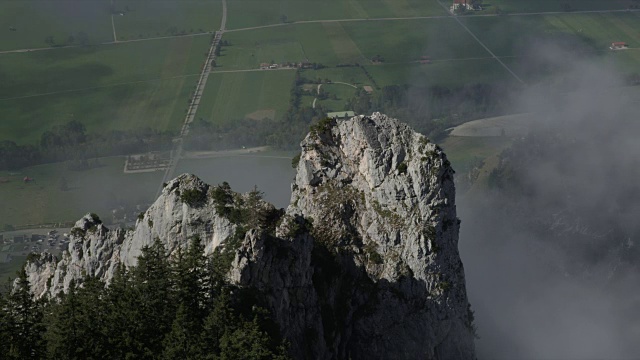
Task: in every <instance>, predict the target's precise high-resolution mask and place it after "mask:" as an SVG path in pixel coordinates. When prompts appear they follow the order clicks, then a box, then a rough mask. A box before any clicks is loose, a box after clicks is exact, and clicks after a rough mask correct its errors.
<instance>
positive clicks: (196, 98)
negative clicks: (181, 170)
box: [156, 0, 227, 197]
mask: <svg viewBox="0 0 640 360" xmlns="http://www.w3.org/2000/svg"><path fill="white" fill-rule="evenodd" d="M226 24H227V0H222V21H221V22H220V30H218V31H216V33H215V36H214V38H213V41H212V42H211V47H209V53H208V54H207V59H206V60H205V62H204V65H203V66H202V72H201V73H200V78H199V79H198V85H197V86H196V91H195V92H194V94H193V97H192V98H191V102H190V103H189V108H188V109H187V115H186V117H185V119H184V123H183V125H182V130H181V131H180V135H179V136H178V138H176V139H175V140H174V141H175V145H174V147H173V150H172V151H171V160H170V162H169V166H168V167H167V169H166V170H165V173H164V176H163V178H162V182H161V183H160V187H159V188H158V191H157V193H156V197H157V196H159V195H160V193H161V192H162V189H163V187H164V184H165V183H166V182H167V181H169V180H170V179H172V178H173V177H174V175H175V172H176V168H177V167H178V162H179V161H180V158H181V157H182V155H183V152H184V149H183V145H184V139H185V137H186V136H187V135H189V126H190V125H191V123H192V122H193V119H194V118H195V116H196V113H197V112H198V105H200V99H201V98H202V93H203V92H204V89H205V86H206V85H207V79H208V78H209V73H210V72H211V68H212V66H211V64H212V62H213V61H215V59H216V48H217V47H218V45H219V44H220V40H221V39H222V35H223V34H224V31H225V28H226Z"/></svg>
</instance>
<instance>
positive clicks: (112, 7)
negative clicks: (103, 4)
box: [111, 0, 118, 43]
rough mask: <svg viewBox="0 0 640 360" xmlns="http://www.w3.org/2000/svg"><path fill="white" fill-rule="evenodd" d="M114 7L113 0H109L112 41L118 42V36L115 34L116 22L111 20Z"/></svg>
mask: <svg viewBox="0 0 640 360" xmlns="http://www.w3.org/2000/svg"><path fill="white" fill-rule="evenodd" d="M115 9H116V8H115V7H114V5H113V0H111V29H112V30H113V42H114V43H117V42H118V37H117V36H116V24H115V23H114V22H113V12H114V11H115Z"/></svg>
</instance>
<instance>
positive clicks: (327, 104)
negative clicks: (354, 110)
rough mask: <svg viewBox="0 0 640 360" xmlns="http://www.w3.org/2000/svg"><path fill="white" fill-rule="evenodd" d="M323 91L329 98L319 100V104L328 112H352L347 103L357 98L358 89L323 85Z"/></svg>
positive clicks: (339, 85)
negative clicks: (354, 97)
mask: <svg viewBox="0 0 640 360" xmlns="http://www.w3.org/2000/svg"><path fill="white" fill-rule="evenodd" d="M322 91H324V92H326V93H327V94H328V95H329V98H328V99H325V100H318V101H317V104H319V105H322V106H323V107H324V108H326V109H327V110H328V111H342V110H351V109H347V108H346V106H345V103H346V102H347V100H349V99H351V98H352V97H353V96H355V94H356V91H357V89H354V88H352V87H351V86H348V85H343V84H323V85H322ZM334 96H335V98H334ZM312 101H313V100H312Z"/></svg>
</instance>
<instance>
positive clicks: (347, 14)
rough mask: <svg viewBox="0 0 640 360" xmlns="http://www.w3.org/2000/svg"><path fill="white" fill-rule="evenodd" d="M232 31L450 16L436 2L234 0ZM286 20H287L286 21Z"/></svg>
mask: <svg viewBox="0 0 640 360" xmlns="http://www.w3.org/2000/svg"><path fill="white" fill-rule="evenodd" d="M227 5H228V7H229V10H228V11H229V13H228V14H229V15H228V16H229V20H228V22H227V28H228V29H238V28H247V27H254V26H264V25H272V24H279V23H283V20H285V21H286V22H296V21H313V20H339V19H373V18H385V17H415V16H442V15H447V12H446V11H445V10H444V8H443V7H442V6H441V5H440V4H438V2H437V1H436V0H324V1H316V0H234V1H230V2H228V4H227ZM283 16H285V17H286V18H285V17H283Z"/></svg>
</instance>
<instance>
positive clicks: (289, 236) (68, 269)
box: [27, 113, 475, 359]
mask: <svg viewBox="0 0 640 360" xmlns="http://www.w3.org/2000/svg"><path fill="white" fill-rule="evenodd" d="M301 146H302V153H301V156H300V161H299V163H298V167H297V169H298V171H297V175H296V179H295V182H294V183H293V185H292V197H291V204H290V205H289V207H288V208H287V209H286V212H285V213H284V215H283V214H282V213H279V212H277V211H272V212H271V214H277V218H279V219H272V220H273V222H274V224H273V226H262V225H260V226H256V224H248V223H244V224H238V223H234V222H232V221H230V220H229V216H224V214H220V213H219V211H220V207H219V205H220V204H219V203H217V202H216V201H218V200H216V199H215V196H212V189H211V188H210V187H209V186H208V185H206V184H204V183H202V182H201V181H200V180H199V179H197V178H196V177H194V176H192V175H182V176H180V177H178V178H177V179H175V180H173V181H171V182H170V183H169V184H167V185H166V186H165V188H164V190H163V193H162V195H161V196H160V197H159V198H158V200H157V201H156V202H155V203H154V204H153V205H152V206H151V207H150V208H149V210H147V212H145V213H144V214H143V215H142V216H141V217H140V219H139V220H138V221H137V223H136V226H135V228H134V229H133V230H129V231H125V230H122V229H118V230H108V229H107V228H106V227H104V226H103V225H102V224H100V223H99V221H98V220H97V219H96V218H95V217H92V216H90V215H88V216H85V217H84V218H83V219H81V220H80V221H79V222H78V223H77V224H76V227H75V228H74V229H75V230H74V234H73V235H72V238H71V243H70V244H69V249H68V251H66V252H65V253H64V254H63V256H62V259H60V260H57V259H55V258H53V257H51V256H50V255H47V254H45V255H42V256H41V257H39V258H37V259H35V260H34V261H32V262H31V263H29V264H28V267H27V272H28V275H29V279H30V280H31V283H32V284H34V287H35V289H34V291H35V292H36V294H37V295H39V296H43V295H45V294H49V295H54V294H56V293H57V292H59V291H66V290H67V289H68V286H69V284H70V282H71V280H72V279H76V280H77V279H80V278H81V277H82V276H83V275H95V276H99V277H101V278H103V279H105V280H106V281H107V282H108V281H109V280H110V279H111V277H112V276H113V274H114V271H115V268H116V266H117V265H119V264H123V265H124V266H132V265H135V263H136V257H137V256H138V255H139V254H140V251H141V249H142V247H143V246H145V245H149V244H151V242H152V241H153V240H154V238H156V237H157V238H159V239H161V240H162V241H163V242H164V244H165V245H166V247H167V249H168V250H169V251H170V252H171V251H174V250H175V249H177V248H178V247H180V246H185V245H186V243H187V240H188V239H189V238H190V237H191V236H194V235H197V236H200V238H201V239H203V240H204V241H203V243H204V245H205V247H206V250H205V252H206V253H208V254H210V253H213V251H214V249H216V248H217V247H218V246H221V245H223V246H227V240H228V239H231V238H232V237H234V236H235V235H236V230H237V228H238V226H240V225H242V227H243V228H244V229H247V230H248V231H247V232H246V234H245V235H244V237H243V238H242V241H240V242H239V244H238V245H237V248H235V249H233V251H235V258H234V259H233V261H232V263H231V267H230V270H229V272H228V275H227V276H228V280H229V281H230V282H231V283H233V284H235V285H237V286H241V287H251V288H254V289H256V290H258V291H259V293H260V294H261V295H262V296H263V297H264V300H265V302H266V304H268V307H269V309H270V311H271V313H272V316H273V319H274V320H275V321H276V323H277V324H278V325H279V327H280V330H281V332H282V334H283V336H284V337H285V338H287V339H288V340H289V341H290V344H291V348H290V350H291V353H292V355H293V356H294V357H295V358H315V359H347V358H353V359H388V358H393V359H415V358H426V359H475V355H474V343H473V337H474V334H473V333H474V331H473V325H472V313H471V312H470V310H469V304H468V301H467V296H466V290H465V280H464V270H463V266H462V262H461V261H460V258H459V255H458V249H457V246H458V244H457V243H458V230H459V220H458V219H457V217H456V207H455V189H454V185H453V170H452V169H451V167H450V164H449V162H448V161H447V159H446V156H445V155H444V154H443V152H442V151H441V149H440V148H439V147H438V146H437V145H435V144H432V143H430V142H429V140H428V139H426V138H425V137H424V136H422V135H420V134H418V133H415V132H414V131H413V130H411V129H410V128H409V127H408V126H406V125H404V124H402V123H400V122H398V121H397V120H395V119H391V118H388V117H387V116H385V115H382V114H378V113H375V114H373V115H372V116H369V117H366V116H356V117H354V118H352V119H350V120H346V121H336V120H325V121H322V122H320V123H319V124H318V125H316V126H314V127H313V129H312V131H311V132H310V133H309V135H307V137H306V138H305V139H304V141H303V142H302V143H301ZM234 196H239V197H243V196H244V198H245V199H248V195H238V194H235V195H234ZM240 202H242V201H240ZM261 206H262V207H263V208H269V209H271V210H275V209H273V206H271V205H269V204H266V203H261ZM276 220H277V223H278V225H277V227H276V225H275V222H276Z"/></svg>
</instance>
